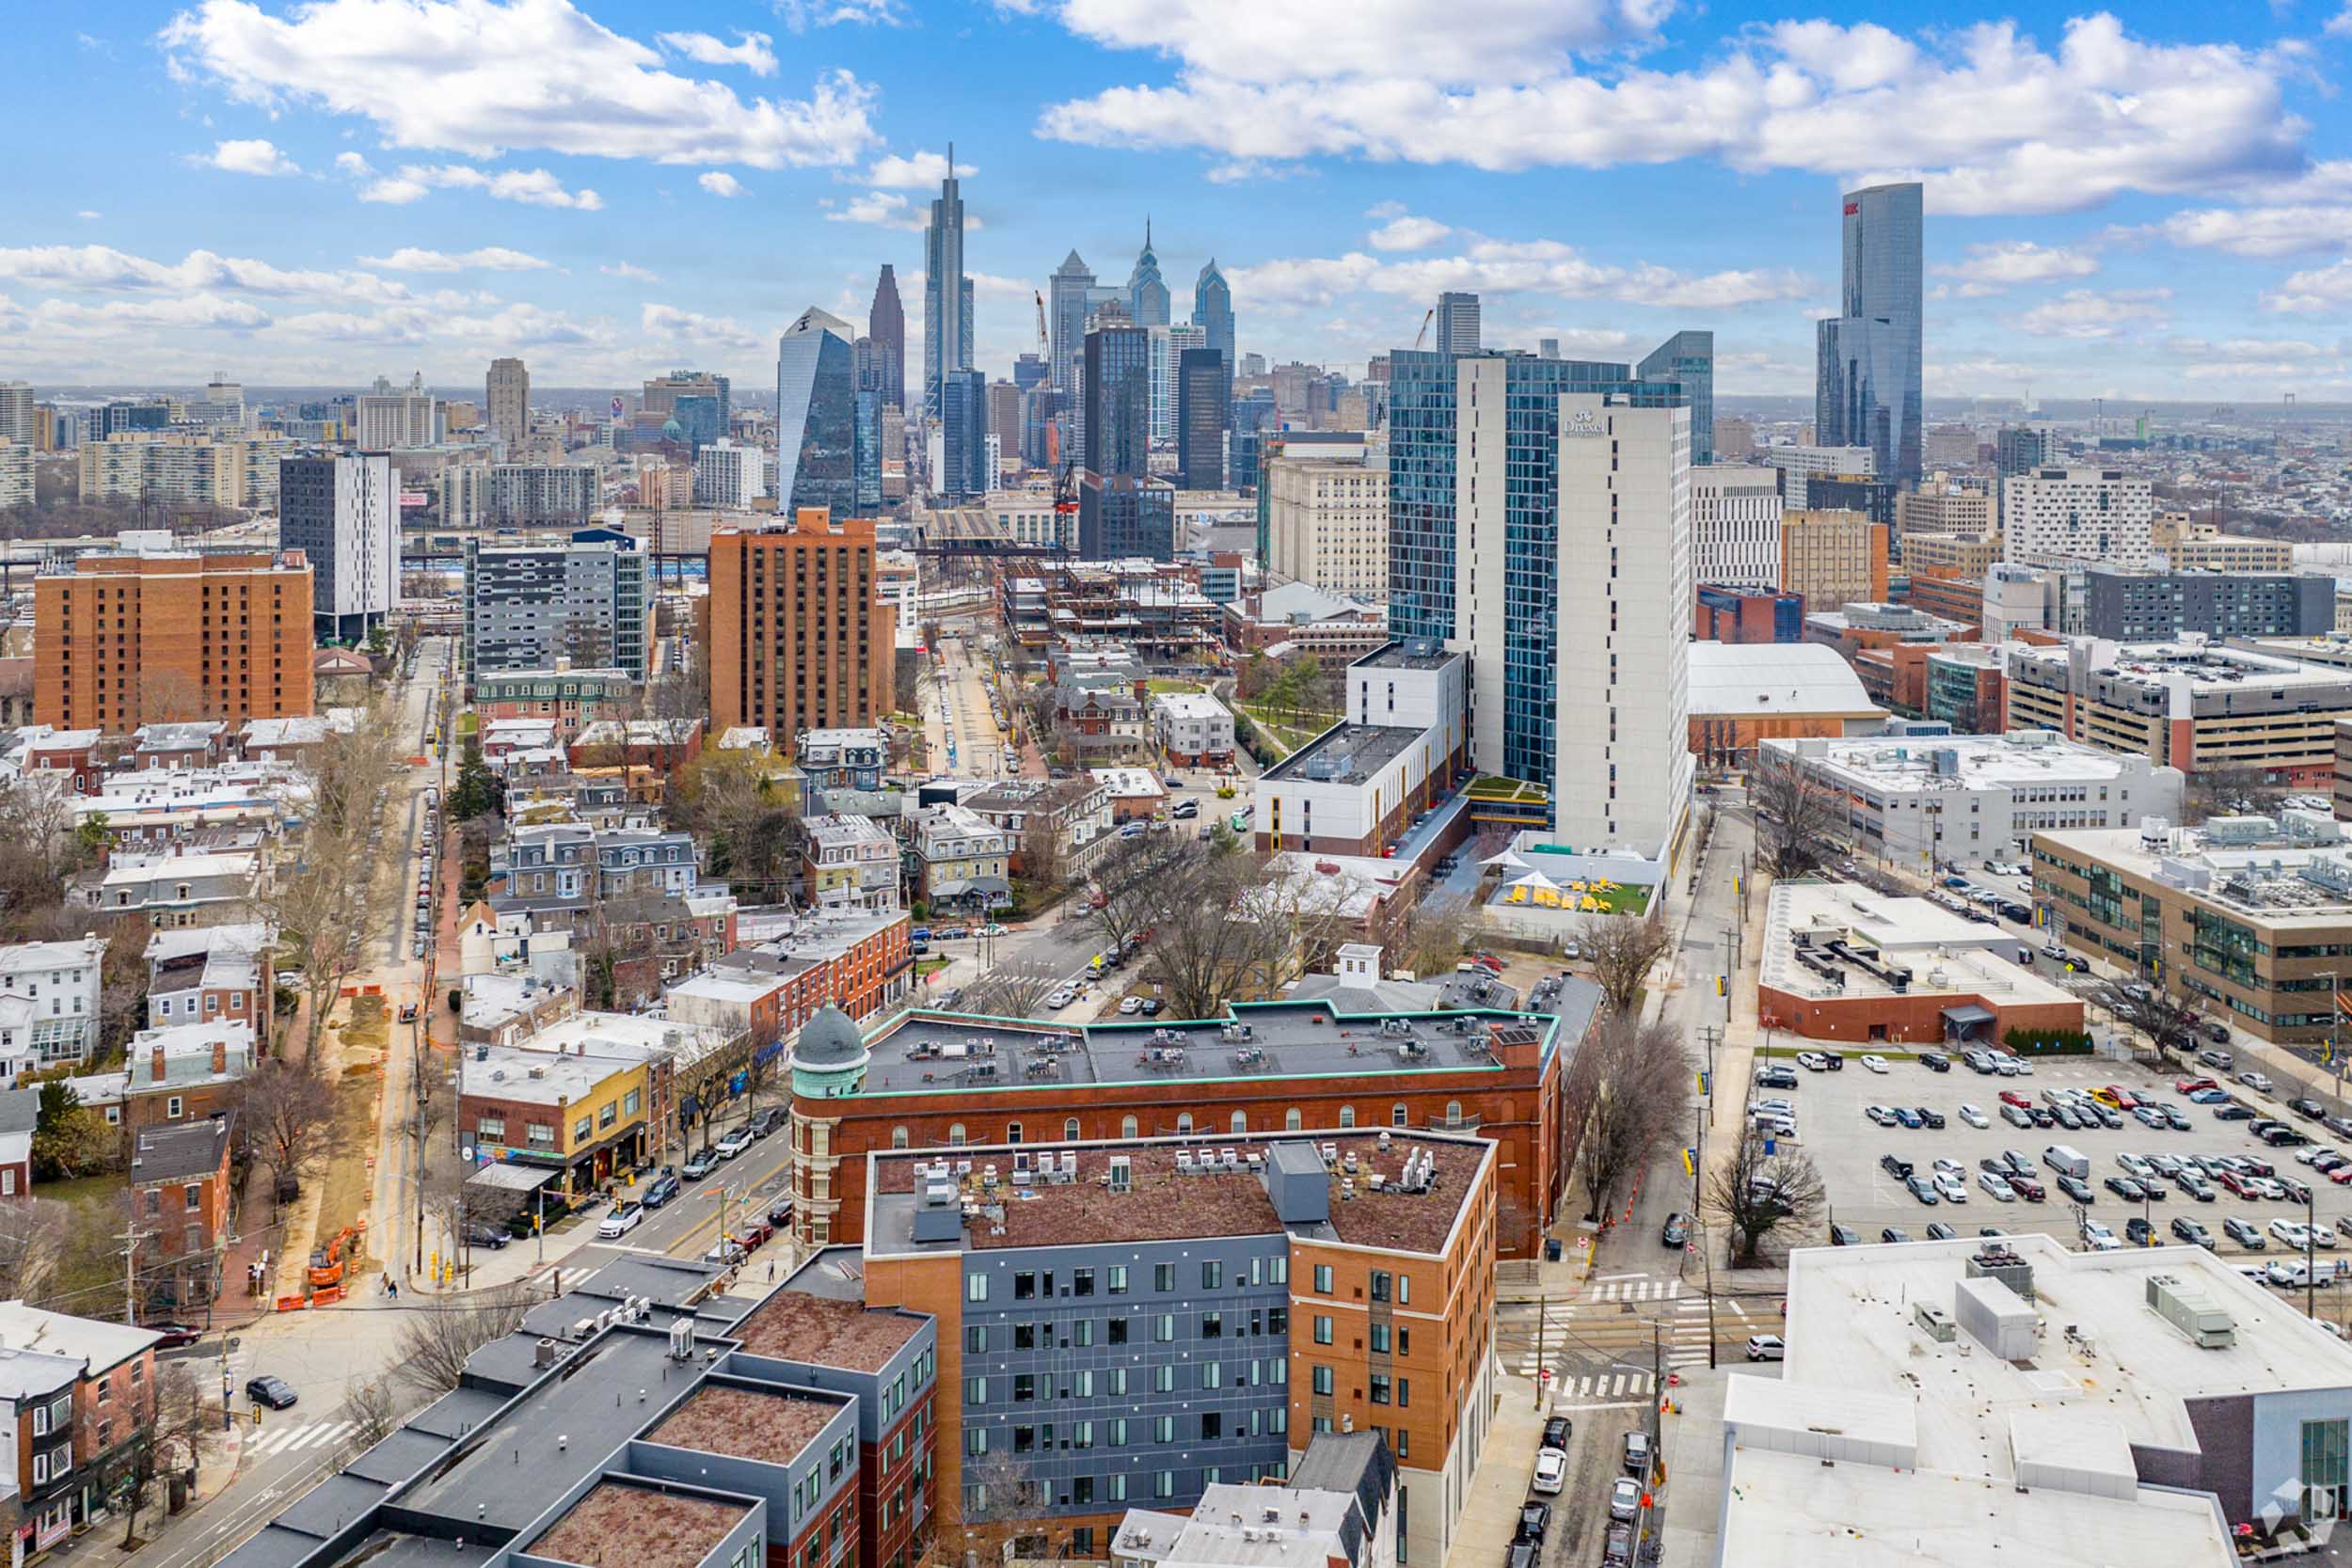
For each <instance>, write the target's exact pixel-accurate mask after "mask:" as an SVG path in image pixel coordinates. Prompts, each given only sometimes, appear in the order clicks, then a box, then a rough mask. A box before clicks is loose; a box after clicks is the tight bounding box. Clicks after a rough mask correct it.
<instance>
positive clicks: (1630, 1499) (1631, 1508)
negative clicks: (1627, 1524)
mask: <svg viewBox="0 0 2352 1568" xmlns="http://www.w3.org/2000/svg"><path fill="white" fill-rule="evenodd" d="M1641 1512H1642V1483H1641V1482H1640V1481H1635V1480H1634V1479H1633V1478H1632V1477H1631V1476H1619V1477H1618V1478H1617V1479H1616V1480H1614V1481H1611V1482H1610V1483H1609V1517H1611V1518H1612V1519H1631V1518H1636V1517H1638V1516H1639V1515H1640V1514H1641Z"/></svg>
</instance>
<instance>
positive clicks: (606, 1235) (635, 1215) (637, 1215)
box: [596, 1199, 645, 1242]
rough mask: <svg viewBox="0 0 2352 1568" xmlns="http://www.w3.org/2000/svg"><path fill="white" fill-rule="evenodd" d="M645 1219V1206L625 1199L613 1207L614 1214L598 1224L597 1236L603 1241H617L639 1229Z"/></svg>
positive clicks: (633, 1200) (606, 1216)
mask: <svg viewBox="0 0 2352 1568" xmlns="http://www.w3.org/2000/svg"><path fill="white" fill-rule="evenodd" d="M644 1217H645V1206H644V1204H643V1203H640V1202H638V1201H636V1200H635V1199H624V1200H623V1201H621V1202H619V1203H616V1204H614V1205H613V1206H612V1212H611V1213H609V1214H607V1215H605V1216H604V1218H603V1219H601V1220H599V1221H598V1222H597V1223H596V1235H597V1237H598V1239H600V1240H603V1241H608V1242H610V1241H617V1240H619V1239H620V1238H621V1237H623V1236H626V1235H628V1233H629V1232H630V1231H632V1230H634V1229H636V1228H637V1227H638V1225H639V1223H640V1222H641V1221H643V1220H644Z"/></svg>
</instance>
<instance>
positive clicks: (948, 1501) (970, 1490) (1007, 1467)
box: [926, 1448, 1051, 1568]
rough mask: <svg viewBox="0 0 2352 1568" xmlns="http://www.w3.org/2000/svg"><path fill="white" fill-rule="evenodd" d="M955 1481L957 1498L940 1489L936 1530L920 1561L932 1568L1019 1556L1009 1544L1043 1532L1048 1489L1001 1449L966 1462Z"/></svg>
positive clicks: (961, 1566) (965, 1566)
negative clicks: (934, 1567) (958, 1493)
mask: <svg viewBox="0 0 2352 1568" xmlns="http://www.w3.org/2000/svg"><path fill="white" fill-rule="evenodd" d="M961 1479H962V1484H961V1487H960V1488H959V1492H960V1495H958V1496H954V1497H949V1496H947V1495H946V1489H945V1488H942V1489H941V1491H942V1495H941V1497H940V1499H939V1509H938V1513H937V1518H938V1521H939V1523H938V1528H937V1532H936V1533H935V1534H934V1535H933V1537H932V1540H931V1549H930V1555H929V1557H928V1558H927V1559H926V1561H928V1562H930V1563H931V1564H934V1565H936V1568H969V1565H971V1564H974V1563H985V1564H990V1565H994V1564H998V1563H1005V1562H1009V1561H1010V1560H1012V1559H1013V1558H1014V1557H1016V1556H1019V1555H1022V1554H1021V1553H1020V1551H1019V1548H1018V1547H1017V1546H1016V1545H1015V1543H1016V1542H1017V1541H1018V1540H1019V1539H1020V1538H1021V1537H1022V1536H1024V1535H1029V1534H1034V1533H1037V1532H1038V1531H1040V1530H1041V1529H1043V1528H1044V1525H1043V1520H1042V1516H1043V1514H1044V1513H1045V1510H1046V1505H1047V1503H1048V1502H1049V1501H1050V1500H1051V1489H1050V1488H1048V1487H1047V1486H1046V1484H1045V1483H1044V1482H1042V1481H1039V1480H1038V1479H1037V1478H1036V1477H1035V1476H1033V1475H1031V1474H1030V1473H1029V1467H1028V1465H1027V1463H1026V1462H1025V1461H1024V1460H1021V1459H1019V1458H1016V1457H1015V1456H1014V1455H1013V1454H1012V1453H1011V1452H1010V1451H1009V1450H1008V1449H1001V1448H997V1449H990V1450H989V1451H988V1452H987V1453H985V1454H982V1455H979V1456H977V1457H975V1458H967V1459H966V1460H965V1461H964V1463H963V1468H962V1473H961ZM1039 1555H1042V1554H1039Z"/></svg>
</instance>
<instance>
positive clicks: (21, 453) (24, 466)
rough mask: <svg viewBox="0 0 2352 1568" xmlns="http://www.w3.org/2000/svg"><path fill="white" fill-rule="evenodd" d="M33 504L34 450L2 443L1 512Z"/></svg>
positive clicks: (22, 444)
mask: <svg viewBox="0 0 2352 1568" xmlns="http://www.w3.org/2000/svg"><path fill="white" fill-rule="evenodd" d="M32 504H33V449H32V448H31V447H29V446H27V445H25V444H24V442H22V441H0V510H5V509H6V508H8V507H11V506H30V505H32Z"/></svg>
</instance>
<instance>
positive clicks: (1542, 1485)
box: [1184, 800, 1568, 1497]
mask: <svg viewBox="0 0 2352 1568" xmlns="http://www.w3.org/2000/svg"><path fill="white" fill-rule="evenodd" d="M1184 804H1186V805H1190V804H1192V802H1191V801H1189V800H1187V801H1185V802H1184ZM1567 1479H1568V1456H1567V1455H1566V1454H1565V1453H1562V1452H1561V1451H1560V1450H1559V1449H1536V1450H1535V1479H1534V1481H1532V1482H1530V1484H1531V1485H1532V1486H1533V1487H1534V1489H1535V1490H1536V1491H1538V1492H1541V1493H1542V1494H1543V1495H1544V1496H1546V1497H1552V1496H1555V1495H1557V1494H1558V1492H1559V1490H1560V1488H1561V1487H1562V1486H1564V1485H1565V1484H1566V1483H1567Z"/></svg>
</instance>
